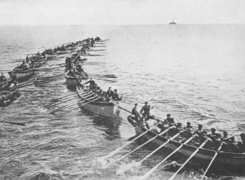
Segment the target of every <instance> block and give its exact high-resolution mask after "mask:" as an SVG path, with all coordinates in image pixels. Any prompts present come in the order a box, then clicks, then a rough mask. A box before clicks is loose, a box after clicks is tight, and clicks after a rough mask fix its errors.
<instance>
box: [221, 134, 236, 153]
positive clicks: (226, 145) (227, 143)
mask: <svg viewBox="0 0 245 180" xmlns="http://www.w3.org/2000/svg"><path fill="white" fill-rule="evenodd" d="M221 140H222V142H223V145H222V148H221V151H225V152H233V153H238V152H239V148H238V146H237V145H236V144H235V138H234V136H232V137H228V133H227V131H224V132H223V137H221Z"/></svg>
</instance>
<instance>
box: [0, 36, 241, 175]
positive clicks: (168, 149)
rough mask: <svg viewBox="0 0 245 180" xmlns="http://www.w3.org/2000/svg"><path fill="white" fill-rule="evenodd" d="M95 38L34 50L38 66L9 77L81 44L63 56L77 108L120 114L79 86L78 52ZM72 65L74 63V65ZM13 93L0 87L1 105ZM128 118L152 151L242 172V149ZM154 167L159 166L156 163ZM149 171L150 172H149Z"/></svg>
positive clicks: (83, 75)
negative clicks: (230, 148) (182, 135)
mask: <svg viewBox="0 0 245 180" xmlns="http://www.w3.org/2000/svg"><path fill="white" fill-rule="evenodd" d="M95 41H100V39H99V38H98V39H96V38H95V39H93V40H92V39H91V38H88V39H86V40H83V41H78V42H76V43H69V44H67V45H62V46H61V47H59V48H55V49H54V50H51V49H48V50H45V51H43V52H42V53H41V54H40V53H37V55H35V56H37V57H38V58H37V59H35V58H34V59H35V60H34V61H35V63H36V62H38V63H37V64H38V65H37V66H36V65H34V66H33V67H32V68H28V69H18V68H16V69H14V70H13V71H12V72H11V73H9V74H11V76H10V77H11V78H12V77H14V76H16V77H15V78H16V79H17V81H18V82H19V81H25V80H26V79H28V77H31V76H33V75H34V73H35V70H34V69H35V68H37V67H38V66H39V67H41V66H42V65H44V63H45V61H46V60H47V56H50V55H54V54H55V53H58V54H60V52H66V51H67V50H75V49H77V47H78V46H80V47H82V48H81V50H78V51H77V53H78V54H74V55H72V57H70V58H68V60H67V59H66V62H65V64H64V65H65V72H66V74H65V79H66V83H67V86H68V87H69V88H75V90H76V93H77V95H78V98H79V103H78V106H79V107H80V108H82V109H84V110H86V111H90V112H93V113H95V114H98V115H101V116H104V117H109V118H116V117H118V116H119V115H120V109H124V108H121V107H120V106H119V101H109V102H108V101H104V100H99V99H100V97H99V96H98V94H97V93H96V92H93V91H91V90H85V89H84V88H83V87H82V86H83V85H82V83H81V80H87V79H88V78H89V77H88V75H87V74H86V73H85V72H84V71H83V69H81V66H82V64H83V62H84V61H85V60H86V59H81V57H80V55H79V54H80V53H82V54H84V53H86V50H87V49H88V48H89V47H91V46H93V44H94V43H95ZM84 50H85V52H84ZM35 56H34V57H35ZM39 57H41V58H39ZM32 61H33V60H32ZM73 66H76V68H75V67H73ZM7 82H8V81H7ZM7 82H3V81H2V82H1V81H0V88H2V87H4V85H6V84H4V83H7ZM86 93H87V94H88V95H86V96H84V94H86ZM10 94H11V95H10ZM12 96H16V91H12V92H11V91H2V92H1V93H0V105H1V101H4V100H5V101H6V99H11V98H12ZM2 104H4V102H2ZM129 112H130V111H129ZM127 119H128V120H129V122H130V124H131V125H132V126H133V128H134V129H135V131H136V134H137V137H136V138H135V140H140V143H141V144H142V143H143V142H144V143H145V142H149V144H151V145H152V146H153V147H156V148H155V150H153V153H152V154H154V153H155V152H160V153H163V154H167V159H168V158H169V159H172V158H173V159H174V158H175V155H178V158H179V157H185V158H187V161H186V163H188V162H189V161H191V162H193V163H194V164H195V165H198V167H202V168H205V169H206V170H207V171H208V170H210V172H217V170H219V172H221V173H224V172H226V173H231V174H232V173H234V172H235V173H243V172H245V171H244V170H245V153H243V152H242V153H240V152H239V153H238V152H225V151H222V149H221V148H218V149H213V148H207V147H205V146H204V145H203V144H202V145H201V146H196V145H194V144H193V143H192V144H190V143H189V140H187V141H179V139H178V138H177V137H178V136H179V134H178V135H174V136H172V137H171V136H166V135H164V133H161V134H159V133H156V132H154V131H152V130H151V129H148V128H147V127H146V126H143V125H142V124H141V123H135V121H134V120H133V119H131V116H128V117H127ZM132 122H133V123H132ZM166 132H167V130H166ZM142 140H143V142H142ZM205 142H206V141H205ZM130 143H131V142H130ZM144 143H143V145H144ZM140 147H141V146H140ZM142 147H143V146H142ZM108 157H109V156H108ZM188 157H189V158H188ZM167 159H166V158H164V159H163V160H164V161H165V160H167ZM161 162H163V161H161ZM186 163H184V164H183V166H181V168H182V167H184V166H185V165H186ZM156 167H158V165H157V166H156ZM154 168H155V167H153V170H155V169H154ZM153 170H152V171H151V173H152V172H153ZM177 172H179V171H177ZM205 174H206V172H205ZM148 175H150V173H149V174H148ZM148 175H147V177H148ZM172 179H173V178H172Z"/></svg>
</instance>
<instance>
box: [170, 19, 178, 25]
mask: <svg viewBox="0 0 245 180" xmlns="http://www.w3.org/2000/svg"><path fill="white" fill-rule="evenodd" d="M169 24H173V25H175V24H177V23H176V22H174V19H172V22H170V23H169Z"/></svg>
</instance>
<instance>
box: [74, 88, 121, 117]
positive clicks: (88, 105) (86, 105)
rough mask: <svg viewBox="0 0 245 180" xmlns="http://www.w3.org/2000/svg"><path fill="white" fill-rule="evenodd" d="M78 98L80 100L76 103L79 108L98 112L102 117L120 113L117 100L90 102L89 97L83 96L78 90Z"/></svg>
mask: <svg viewBox="0 0 245 180" xmlns="http://www.w3.org/2000/svg"><path fill="white" fill-rule="evenodd" d="M78 94H79V97H80V100H82V102H79V103H78V105H79V107H80V108H81V109H84V110H86V111H89V112H92V113H94V114H98V115H100V116H104V117H117V116H118V115H119V113H120V111H119V108H118V102H117V103H112V102H90V100H89V98H91V97H92V96H89V97H86V98H85V97H83V96H82V95H81V91H80V93H79V92H78Z"/></svg>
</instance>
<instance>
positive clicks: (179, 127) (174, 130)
mask: <svg viewBox="0 0 245 180" xmlns="http://www.w3.org/2000/svg"><path fill="white" fill-rule="evenodd" d="M180 131H183V128H182V123H177V125H176V126H175V127H173V128H171V129H170V130H169V131H168V136H170V137H173V136H174V135H176V134H177V133H179V132H180Z"/></svg>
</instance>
